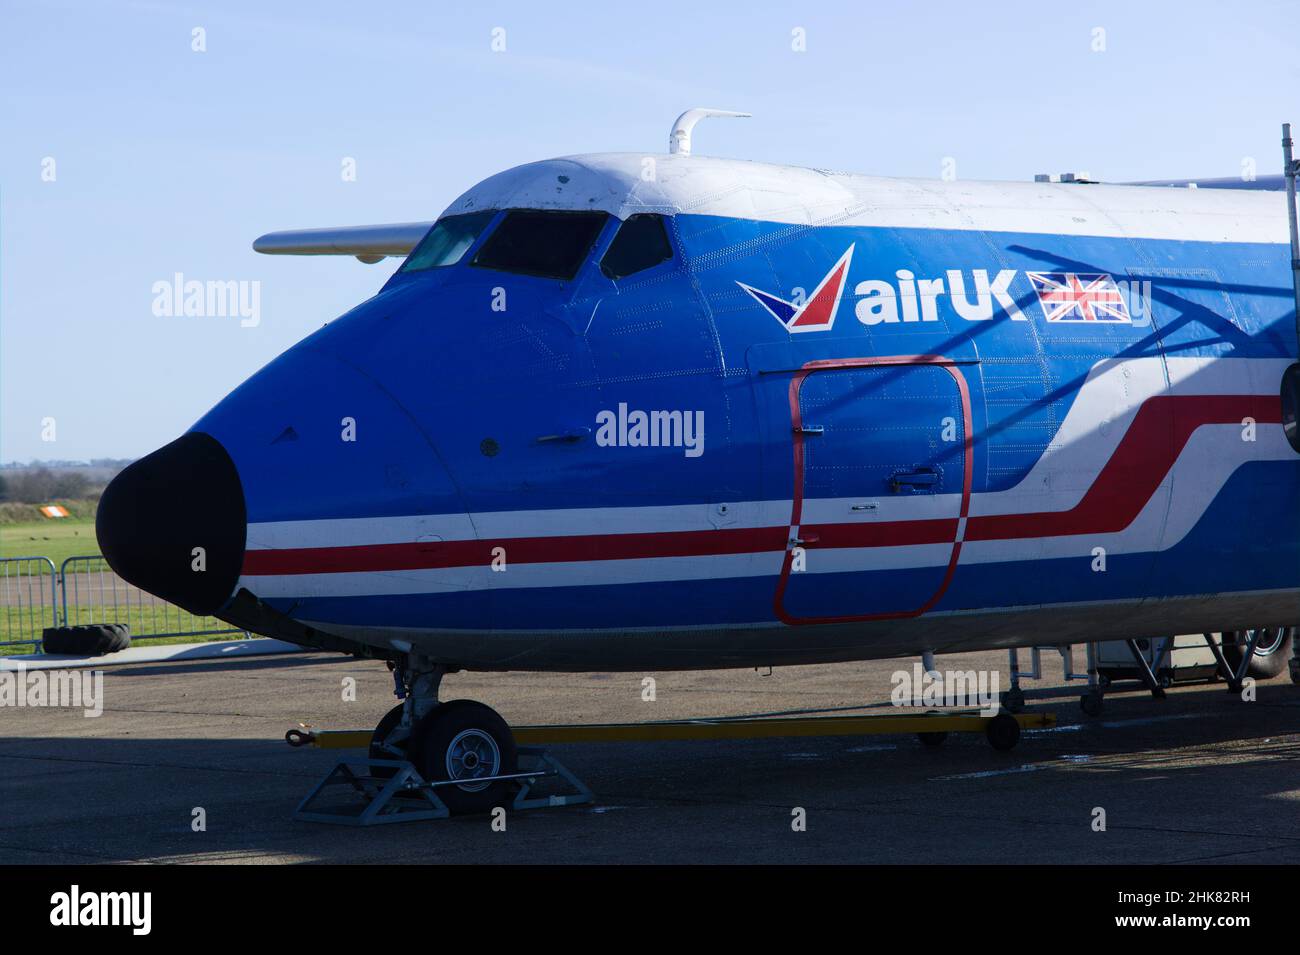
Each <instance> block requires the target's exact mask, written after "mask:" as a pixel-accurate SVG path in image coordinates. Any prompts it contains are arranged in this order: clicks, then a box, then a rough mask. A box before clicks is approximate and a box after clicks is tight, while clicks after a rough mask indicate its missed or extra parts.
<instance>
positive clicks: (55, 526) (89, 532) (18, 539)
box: [0, 517, 99, 568]
mask: <svg viewBox="0 0 1300 955" xmlns="http://www.w3.org/2000/svg"><path fill="white" fill-rule="evenodd" d="M98 553H99V542H98V541H96V540H95V521H94V518H89V517H88V518H81V519H78V518H75V517H67V518H62V519H60V520H42V521H39V522H36V523H24V524H0V557H48V558H49V559H50V560H52V561H54V566H55V567H56V568H57V567H58V566H59V565H60V564H62V563H63V561H64V560H65V559H67V558H68V557H77V556H81V555H83V554H98Z"/></svg>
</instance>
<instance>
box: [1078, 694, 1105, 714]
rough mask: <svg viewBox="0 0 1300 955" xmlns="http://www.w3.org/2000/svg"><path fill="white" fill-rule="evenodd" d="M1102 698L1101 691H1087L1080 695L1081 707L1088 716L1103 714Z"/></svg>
mask: <svg viewBox="0 0 1300 955" xmlns="http://www.w3.org/2000/svg"><path fill="white" fill-rule="evenodd" d="M1102 699H1103V697H1102V695H1101V694H1100V693H1085V694H1083V696H1081V697H1079V707H1080V709H1082V710H1083V712H1084V713H1085V714H1086V715H1088V716H1101V711H1102Z"/></svg>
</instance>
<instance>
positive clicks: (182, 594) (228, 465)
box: [95, 431, 247, 615]
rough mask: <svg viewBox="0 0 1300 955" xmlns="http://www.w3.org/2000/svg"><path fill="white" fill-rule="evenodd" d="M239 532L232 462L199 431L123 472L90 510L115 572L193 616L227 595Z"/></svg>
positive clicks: (239, 553) (241, 520) (236, 568)
mask: <svg viewBox="0 0 1300 955" xmlns="http://www.w3.org/2000/svg"><path fill="white" fill-rule="evenodd" d="M246 530H247V524H246V511H245V504H244V489H243V486H242V485H241V484H240V481H239V472H238V471H236V470H235V463H234V461H232V460H231V458H230V455H229V454H228V453H226V449H225V448H224V447H222V446H221V443H220V442H219V441H217V439H216V438H213V437H212V436H211V435H208V434H204V433H203V432H200V431H191V432H189V433H188V434H186V435H183V436H182V437H180V438H177V439H176V440H175V441H173V442H172V443H171V444H168V445H166V446H164V447H162V448H159V449H158V450H157V451H155V452H153V453H152V454H150V455H147V456H145V457H143V458H141V459H140V460H139V461H136V462H135V463H133V464H131V465H130V466H129V467H127V468H126V469H125V470H123V471H122V472H121V473H120V474H118V475H117V477H115V478H113V480H112V481H111V482H110V483H109V485H108V487H107V488H105V489H104V494H103V496H102V497H101V498H100V500H99V508H98V511H97V513H96V515H95V536H96V537H97V538H98V539H99V547H100V550H101V551H102V552H103V554H104V557H105V558H106V559H107V560H108V565H109V566H110V567H112V568H113V570H114V571H115V572H116V573H117V574H118V576H120V577H122V578H123V579H125V580H126V581H128V582H129V583H132V584H134V585H135V586H137V587H139V588H140V589H141V590H146V591H148V592H149V593H151V594H154V595H156V596H158V597H161V598H163V599H164V600H167V601H170V602H171V603H174V604H176V605H178V606H180V607H183V608H184V609H186V610H188V611H190V612H191V613H194V614H199V615H207V614H211V613H214V612H215V611H216V610H218V609H219V608H220V607H221V606H222V605H223V604H224V603H225V602H226V601H227V599H229V597H230V596H231V594H232V593H233V592H234V589H235V585H236V583H237V582H238V580H239V572H240V568H241V566H242V565H243V561H244V537H245V533H246Z"/></svg>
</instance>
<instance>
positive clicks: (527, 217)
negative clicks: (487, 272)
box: [472, 209, 609, 279]
mask: <svg viewBox="0 0 1300 955" xmlns="http://www.w3.org/2000/svg"><path fill="white" fill-rule="evenodd" d="M607 218H609V216H608V215H607V214H606V213H604V212H542V211H539V210H536V209H512V210H510V211H509V212H507V213H506V215H505V218H503V219H502V220H501V222H500V224H499V225H498V226H497V227H496V230H495V231H493V233H492V234H491V235H490V236H488V237H487V241H486V242H484V243H483V247H482V248H481V249H479V250H478V254H477V255H475V256H474V261H473V263H472V264H474V265H477V266H478V267H479V268H483V269H498V270H500V271H502V272H517V273H519V274H522V275H539V276H541V277H543V278H548V279H571V278H573V277H574V276H575V275H577V274H578V269H579V268H581V267H582V263H583V261H585V260H586V258H587V253H588V252H590V251H591V246H592V243H594V242H595V241H596V237H597V236H598V235H600V230H601V228H602V227H603V226H604V225H605V220H606V219H607Z"/></svg>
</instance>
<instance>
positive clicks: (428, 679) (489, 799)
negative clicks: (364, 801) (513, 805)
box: [370, 654, 518, 814]
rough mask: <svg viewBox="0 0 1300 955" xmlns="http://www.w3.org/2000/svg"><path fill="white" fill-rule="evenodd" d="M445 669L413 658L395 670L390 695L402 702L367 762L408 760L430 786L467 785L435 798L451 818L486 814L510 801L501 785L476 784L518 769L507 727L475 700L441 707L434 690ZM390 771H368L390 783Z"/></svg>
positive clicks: (378, 730)
mask: <svg viewBox="0 0 1300 955" xmlns="http://www.w3.org/2000/svg"><path fill="white" fill-rule="evenodd" d="M446 672H447V670H446V667H444V666H442V665H441V664H437V663H433V662H431V661H429V660H427V659H426V658H423V657H420V656H417V655H415V654H411V655H410V656H408V657H407V659H406V661H405V663H404V664H400V665H396V666H394V667H393V680H394V683H395V690H394V692H395V693H396V695H397V696H398V698H399V699H402V700H403V702H401V703H399V704H398V705H397V706H395V707H393V709H391V710H389V711H388V713H387V714H385V716H384V718H383V719H382V720H380V721H379V725H378V726H376V727H375V732H374V735H373V736H372V737H371V741H370V758H371V759H382V760H394V759H396V760H406V761H408V762H410V763H411V764H413V765H414V766H415V768H416V771H417V772H418V773H419V774H420V775H421V776H422V777H423V778H424V779H426V780H428V781H429V782H438V781H442V780H460V779H463V780H466V782H465V783H463V784H461V785H457V786H442V787H439V789H438V795H439V797H440V798H441V799H442V801H443V802H444V803H446V805H447V808H448V809H449V810H451V812H452V813H456V814H461V813H474V812H486V811H488V810H490V809H492V808H493V807H495V806H499V805H505V804H506V803H507V802H508V800H509V799H510V798H511V793H510V789H509V785H510V784H509V783H508V782H505V781H494V782H474V781H473V780H476V779H482V778H484V777H490V776H504V775H509V774H511V773H514V772H516V771H517V769H518V750H517V749H516V747H515V739H514V735H513V734H512V733H511V732H510V727H509V726H508V725H507V724H506V721H505V720H503V719H502V718H501V717H500V715H498V714H497V713H496V712H495V711H494V710H493V709H492V708H491V707H488V706H484V705H483V704H482V703H476V702H474V701H473V700H452V701H450V702H447V703H442V702H440V701H439V699H438V690H439V687H440V686H441V684H442V678H443V676H444V675H445V674H446ZM395 772H396V770H394V769H392V768H391V767H384V766H375V767H372V773H373V775H375V776H377V777H380V778H385V777H391V776H392V775H393V774H394V773H395Z"/></svg>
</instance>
